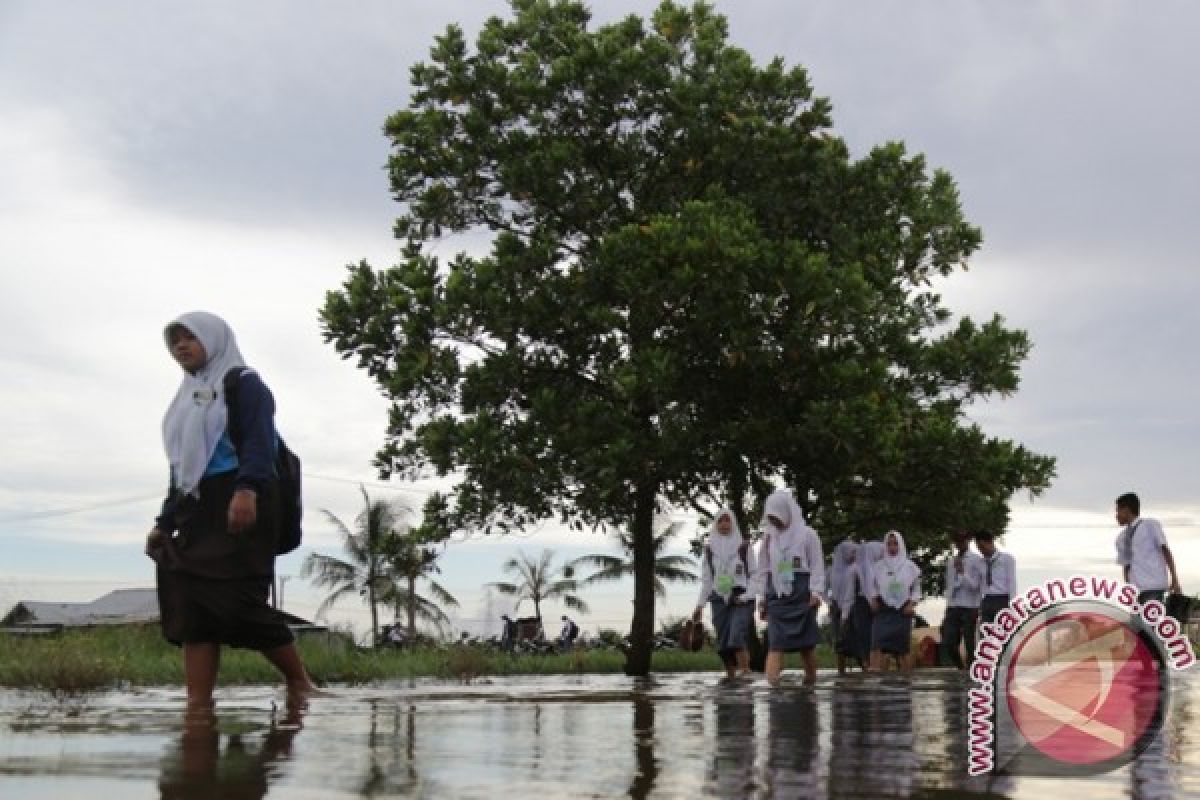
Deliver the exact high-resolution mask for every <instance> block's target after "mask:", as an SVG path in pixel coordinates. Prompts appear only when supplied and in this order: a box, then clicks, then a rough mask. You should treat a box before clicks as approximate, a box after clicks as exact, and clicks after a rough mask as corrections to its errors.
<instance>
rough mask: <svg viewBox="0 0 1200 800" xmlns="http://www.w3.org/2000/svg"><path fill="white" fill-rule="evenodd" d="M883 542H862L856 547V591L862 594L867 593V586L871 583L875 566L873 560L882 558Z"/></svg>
mask: <svg viewBox="0 0 1200 800" xmlns="http://www.w3.org/2000/svg"><path fill="white" fill-rule="evenodd" d="M883 551H884V547H883V542H863V543H862V544H861V545H859V547H858V558H857V560H856V566H857V568H858V591H859V592H862V594H863V595H867V594H868V592H867V587H868V586H870V585H871V581H872V579H873V576H874V572H873V571H872V570H873V569H874V567H875V562H877V561H878V560H879V559H881V558H883Z"/></svg>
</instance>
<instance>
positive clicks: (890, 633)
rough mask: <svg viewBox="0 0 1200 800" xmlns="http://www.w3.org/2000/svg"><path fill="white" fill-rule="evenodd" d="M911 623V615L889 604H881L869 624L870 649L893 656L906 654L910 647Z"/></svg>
mask: <svg viewBox="0 0 1200 800" xmlns="http://www.w3.org/2000/svg"><path fill="white" fill-rule="evenodd" d="M912 623H913V618H912V617H909V616H906V615H904V614H901V613H900V612H899V611H898V610H896V609H894V608H892V607H891V606H889V605H884V606H882V607H881V608H880V609H879V611H878V613H876V614H875V621H874V624H873V625H872V626H871V649H872V650H880V651H882V652H884V653H887V654H889V655H893V656H904V655H908V651H909V650H910V649H911V648H912Z"/></svg>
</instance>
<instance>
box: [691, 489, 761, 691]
mask: <svg viewBox="0 0 1200 800" xmlns="http://www.w3.org/2000/svg"><path fill="white" fill-rule="evenodd" d="M756 572H757V570H756V559H755V557H754V552H753V551H752V549H751V547H750V542H749V540H747V539H745V538H743V537H742V532H741V530H740V529H739V528H738V523H737V518H736V517H735V516H734V514H733V512H732V511H731V510H729V509H727V508H723V509H721V511H719V512H718V513H717V516H716V517H715V518H714V519H713V525H712V527H711V528H710V529H709V531H708V536H707V538H706V539H705V541H704V555H703V557H702V558H701V564H700V596H699V598H698V599H697V600H696V610H695V611H694V612H693V613H692V620H693V621H694V622H699V621H700V618H701V617H702V616H703V615H704V604H705V603H708V605H709V607H710V609H711V612H712V624H713V628H715V629H716V636H717V642H716V645H717V653H718V654H719V655H720V656H721V661H722V663H724V664H725V675H726V677H728V678H729V679H730V680H732V679H734V678H735V677H737V676H738V674H739V672H744V671H745V667H743V666H742V664H741V663H740V660H741V654H742V653H744V652H745V649H746V645H747V636H748V633H749V630H750V626H751V625H752V624H753V622H754V606H753V601H752V599H751V598H752V597H753V596H754V591H753V583H752V581H753V579H754V578H753V576H754V575H755V574H756Z"/></svg>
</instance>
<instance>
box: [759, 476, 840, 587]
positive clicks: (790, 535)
mask: <svg viewBox="0 0 1200 800" xmlns="http://www.w3.org/2000/svg"><path fill="white" fill-rule="evenodd" d="M770 517H775V518H776V519H778V520H779V521H780V522H782V523H783V528H782V529H781V528H777V527H775V525H774V523H772V522H771V521H770V519H769V518H770ZM762 527H763V530H764V531H766V532H767V535H766V537H764V539H763V541H764V543H765V545H764V546H765V547H767V548H768V549H766V550H765V551H764V555H765V557H766V564H767V566H768V568H769V570H770V573H771V581H772V583H773V584H774V586H775V592H776V593H777V594H779V595H789V594H791V593H792V577H791V576H792V574H793V573H792V572H782V571H781V570H780V569H779V567H780V564H781V563H783V562H785V561H787V562H789V563H790V559H791V558H793V557H794V556H801V557H803V558H804V559H807V558H808V551H807V549H806V544H807V537H808V536H810V535H812V536H816V534H815V533H813V532H812V529H811V528H809V527H808V525H807V524H805V522H804V512H803V511H802V510H801V509H800V506H799V504H798V503H797V502H796V498H794V497H792V493H791V492H789V491H786V490H784V489H777V490H775V491H774V492H771V495H770V496H769V497H768V498H767V502H766V503H765V504H764V505H763V518H762ZM760 563H761V561H760ZM807 566H808V568H809V570H814V569H817V568H818V567H820V568H821V569H822V570H823V569H824V566H825V565H824V564H820V565H815V564H808V565H807Z"/></svg>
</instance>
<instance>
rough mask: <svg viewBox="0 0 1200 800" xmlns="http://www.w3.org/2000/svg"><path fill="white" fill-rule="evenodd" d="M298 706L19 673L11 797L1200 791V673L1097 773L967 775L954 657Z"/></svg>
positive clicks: (503, 685)
mask: <svg viewBox="0 0 1200 800" xmlns="http://www.w3.org/2000/svg"><path fill="white" fill-rule="evenodd" d="M335 692H336V696H334V697H329V698H320V699H317V700H314V701H313V702H312V703H311V704H310V706H309V707H308V709H307V710H306V711H305V712H304V713H303V715H302V716H299V717H296V716H292V717H289V713H288V710H287V709H286V708H285V707H284V703H283V695H282V692H279V691H272V690H270V689H264V688H244V689H226V690H222V691H220V692H219V693H218V709H217V714H216V719H215V727H214V725H213V724H212V721H211V720H210V721H204V722H202V723H197V721H196V720H190V721H188V720H185V719H184V715H183V711H182V706H183V702H182V693H181V691H180V690H170V689H164V690H148V691H137V692H130V691H126V692H112V693H96V694H91V695H86V696H82V697H79V698H74V699H65V700H62V699H56V698H54V697H52V696H50V695H47V694H42V693H34V692H21V691H9V690H5V691H0V797H4V798H9V797H11V798H21V799H22V800H43V798H44V799H45V800H50V798H53V799H54V800H63V799H64V798H68V799H69V798H88V800H103V799H104V798H106V797H111V798H118V797H119V798H121V800H136V798H206V800H207V799H209V798H221V797H225V798H262V797H271V798H314V799H315V798H321V800H329V799H330V798H381V797H418V798H439V799H441V798H488V800H494V799H495V798H496V796H497V792H498V791H503V790H511V791H520V792H521V793H522V794H523V795H528V794H533V795H535V796H537V797H539V798H543V799H546V800H549V799H550V798H559V797H571V798H589V797H600V798H611V797H630V798H634V799H635V800H639V799H641V798H694V797H737V798H741V797H746V798H809V797H812V798H880V797H927V798H934V797H937V798H957V797H981V796H992V797H1008V798H1045V797H1054V796H1056V795H1058V796H1060V797H1061V796H1063V793H1064V792H1066V791H1071V792H1073V793H1074V794H1075V796H1076V797H1087V798H1088V800H1101V799H1102V798H1126V797H1136V798H1187V797H1194V798H1200V726H1197V725H1196V714H1197V713H1200V680H1198V679H1197V678H1196V676H1195V675H1189V676H1185V677H1183V678H1180V679H1178V680H1177V682H1176V683H1175V686H1174V689H1173V691H1172V710H1171V713H1170V716H1169V718H1168V721H1167V725H1166V728H1165V729H1164V731H1163V733H1162V735H1161V736H1160V739H1159V740H1158V742H1157V743H1156V744H1155V745H1154V746H1153V747H1151V749H1150V750H1149V751H1147V752H1146V753H1145V754H1143V755H1142V756H1141V757H1139V759H1138V760H1137V762H1135V763H1134V764H1132V765H1128V766H1126V767H1123V768H1121V769H1119V770H1117V771H1115V772H1112V773H1109V774H1106V775H1101V776H1096V777H1093V778H1088V779H1071V780H1069V781H1068V780H1064V779H1046V778H1027V777H1018V778H1002V779H994V780H992V781H990V782H989V781H987V780H984V779H968V777H967V775H966V767H965V764H966V752H967V751H966V740H965V728H966V714H965V703H964V685H963V683H962V682H961V681H960V679H959V678H958V676H957V675H955V674H952V673H947V672H942V671H929V672H923V673H917V674H916V675H914V676H913V677H912V678H911V679H905V678H899V677H885V678H880V677H876V676H868V677H864V676H850V677H848V678H837V677H836V676H834V675H831V674H830V675H824V674H823V675H822V676H821V679H820V680H819V682H818V685H817V687H816V689H815V690H808V689H804V688H803V687H801V686H800V685H799V683H798V679H797V682H796V683H793V684H788V683H786V681H785V685H784V688H783V689H781V690H778V691H773V690H770V689H769V688H768V687H767V686H766V685H765V683H763V682H762V681H761V680H760V681H756V682H751V683H748V684H742V685H737V686H733V687H726V686H722V685H720V684H719V683H718V681H717V676H716V675H715V674H688V675H664V676H658V677H656V678H654V679H652V680H650V681H644V682H643V681H634V680H631V679H628V678H624V677H620V676H584V677H558V676H556V677H546V676H525V677H514V678H495V679H491V680H490V681H489V682H486V683H477V684H473V685H469V686H461V685H457V684H446V683H438V682H435V681H426V680H415V681H408V682H403V683H394V684H384V685H376V686H372V687H369V688H361V687H356V688H341V689H336V690H335Z"/></svg>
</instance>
